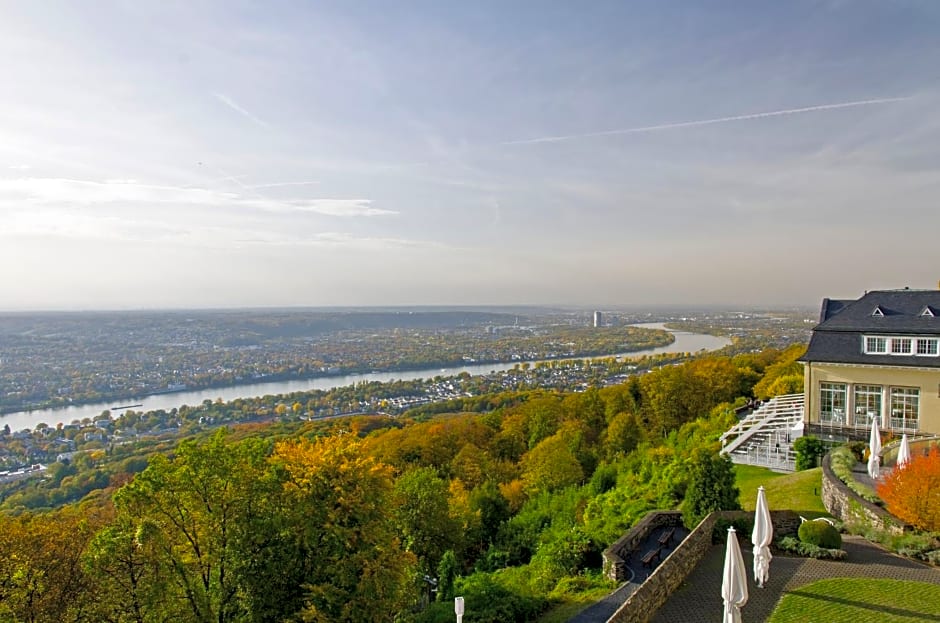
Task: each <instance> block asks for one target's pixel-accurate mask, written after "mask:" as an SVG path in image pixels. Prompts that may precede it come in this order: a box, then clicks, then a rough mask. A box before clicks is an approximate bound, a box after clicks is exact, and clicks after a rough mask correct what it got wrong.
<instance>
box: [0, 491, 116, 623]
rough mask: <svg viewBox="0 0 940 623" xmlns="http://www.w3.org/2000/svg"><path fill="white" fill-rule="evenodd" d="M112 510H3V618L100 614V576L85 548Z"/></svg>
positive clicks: (47, 621)
mask: <svg viewBox="0 0 940 623" xmlns="http://www.w3.org/2000/svg"><path fill="white" fill-rule="evenodd" d="M105 518H106V510H102V509H99V508H95V507H88V508H80V507H75V506H73V507H69V508H65V509H62V510H60V511H56V512H54V513H48V514H41V515H31V514H24V515H21V516H19V517H7V516H4V515H0V621H4V622H7V621H10V622H13V623H19V622H20V621H23V622H28V623H60V622H64V623H70V622H76V623H77V622H79V621H86V620H89V619H93V618H95V617H94V616H93V614H92V612H93V607H94V603H95V598H96V594H95V593H96V590H95V589H96V587H95V583H94V580H93V578H92V577H91V576H89V574H88V573H86V571H85V567H84V565H83V564H82V552H83V550H84V549H85V547H86V546H87V544H88V542H89V540H90V539H91V538H92V537H93V536H94V532H95V530H96V529H97V528H98V527H99V526H101V525H102V524H103V522H104V521H105Z"/></svg>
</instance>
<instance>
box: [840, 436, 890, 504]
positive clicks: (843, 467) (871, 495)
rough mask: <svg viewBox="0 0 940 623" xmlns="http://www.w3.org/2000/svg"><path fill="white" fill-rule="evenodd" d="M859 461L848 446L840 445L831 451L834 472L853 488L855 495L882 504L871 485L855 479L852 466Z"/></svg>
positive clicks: (846, 484)
mask: <svg viewBox="0 0 940 623" xmlns="http://www.w3.org/2000/svg"><path fill="white" fill-rule="evenodd" d="M857 462H858V461H856V460H855V454H854V452H853V451H852V449H851V448H850V447H848V446H839V447H838V448H835V449H834V450H833V451H832V452H830V453H829V465H830V467H832V473H833V474H835V475H836V477H837V478H838V479H839V480H841V481H842V482H844V483H845V486H847V487H848V488H849V489H851V490H852V492H853V493H855V495H857V496H859V497H860V498H862V499H863V500H866V501H868V502H871V503H872V504H878V505H881V504H882V501H881V498H879V497H878V495H877V494H875V492H874V490H872V488H871V487H868V486H867V485H863V484H861V483H858V482H856V481H855V477H854V476H853V475H852V468H853V467H855V463H857Z"/></svg>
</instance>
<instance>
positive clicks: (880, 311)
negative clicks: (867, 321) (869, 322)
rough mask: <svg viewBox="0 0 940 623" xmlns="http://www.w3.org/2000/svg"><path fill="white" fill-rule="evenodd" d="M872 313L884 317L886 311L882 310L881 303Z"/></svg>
mask: <svg viewBox="0 0 940 623" xmlns="http://www.w3.org/2000/svg"><path fill="white" fill-rule="evenodd" d="M871 315H872V316H876V317H878V318H884V316H885V313H884V312H883V311H882V310H881V305H879V306H878V307H876V308H875V311H873V312H872V313H871Z"/></svg>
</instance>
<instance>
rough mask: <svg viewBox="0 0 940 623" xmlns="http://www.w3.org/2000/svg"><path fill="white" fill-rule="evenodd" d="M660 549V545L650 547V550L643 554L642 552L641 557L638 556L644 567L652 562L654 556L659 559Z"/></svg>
mask: <svg viewBox="0 0 940 623" xmlns="http://www.w3.org/2000/svg"><path fill="white" fill-rule="evenodd" d="M661 549H662V548H661V547H657V548H655V549H651V550H650V551H648V552H646V553H645V554H643V558H640V562H642V563H643V566H644V567H649V566H650V565H651V564H653V559H654V558H655V559H657V560H658V559H659V552H660V550H661Z"/></svg>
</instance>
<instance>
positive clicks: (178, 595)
mask: <svg viewBox="0 0 940 623" xmlns="http://www.w3.org/2000/svg"><path fill="white" fill-rule="evenodd" d="M266 469H267V460H266V452H265V449H264V446H263V445H262V444H261V443H259V442H256V441H255V440H249V441H245V442H242V443H240V444H230V443H228V442H227V441H226V439H225V434H224V432H223V431H222V430H220V431H219V432H218V433H217V434H215V435H213V436H212V437H211V438H210V439H209V440H207V441H205V442H204V443H201V444H198V443H196V442H195V441H192V440H187V441H184V442H183V443H181V444H180V446H179V448H178V450H177V452H176V456H175V457H174V458H172V459H171V458H168V457H165V456H163V455H157V456H155V457H153V459H151V462H150V465H149V466H148V467H147V469H145V470H144V471H143V472H141V473H140V474H139V475H138V476H137V477H136V478H135V479H134V480H133V481H132V482H131V483H129V484H128V485H126V486H125V487H123V488H122V489H121V490H120V491H118V493H117V494H116V495H115V505H116V506H117V509H118V513H119V522H118V523H117V526H118V529H121V528H123V529H124V530H125V533H124V534H120V533H117V534H114V535H113V539H115V540H116V542H117V546H118V547H120V546H121V543H122V542H123V543H124V544H126V543H127V542H128V541H127V539H128V538H129V535H128V534H127V533H126V532H129V531H130V530H133V531H134V538H136V539H138V540H140V541H141V542H142V543H144V544H145V545H146V547H147V548H148V550H149V551H151V552H152V557H151V559H150V561H149V563H150V565H151V573H153V574H155V575H158V576H161V577H165V578H166V582H165V584H164V585H163V587H164V590H165V596H164V600H163V605H162V607H163V608H164V612H163V613H162V615H163V616H171V617H179V618H182V619H183V620H189V621H199V622H202V621H206V622H208V621H213V622H218V623H225V622H227V621H235V620H240V619H243V618H244V617H245V615H246V607H245V604H243V603H241V602H240V598H239V597H240V592H241V591H240V589H241V588H242V586H240V583H239V576H238V573H237V571H238V568H239V565H240V564H241V561H242V560H243V554H244V552H243V551H242V550H241V546H242V544H243V543H244V542H247V541H249V539H250V538H251V532H252V530H253V528H254V524H255V523H256V519H258V518H259V517H260V514H259V510H260V507H261V505H260V504H258V499H259V498H263V497H264V495H263V493H262V492H261V491H260V490H259V488H258V486H259V485H260V484H261V483H262V482H263V478H262V477H261V474H262V472H264V471H266ZM106 537H107V535H105V537H103V538H106ZM115 562H116V561H115ZM127 570H128V571H130V569H129V568H128V569H127ZM132 581H133V580H132V577H131V576H128V577H126V578H125V579H124V582H125V583H130V582H132ZM129 597H131V596H129ZM177 605H178V606H180V609H179V611H175V610H174V608H175V607H176V606H177ZM126 607H129V606H128V605H127V604H125V608H126Z"/></svg>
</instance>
